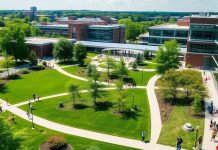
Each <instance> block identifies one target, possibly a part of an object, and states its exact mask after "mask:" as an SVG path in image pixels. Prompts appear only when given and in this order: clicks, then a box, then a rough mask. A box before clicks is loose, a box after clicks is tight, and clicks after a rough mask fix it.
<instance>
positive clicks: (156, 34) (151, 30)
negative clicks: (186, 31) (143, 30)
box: [149, 29, 162, 36]
mask: <svg viewBox="0 0 218 150" xmlns="http://www.w3.org/2000/svg"><path fill="white" fill-rule="evenodd" d="M161 32H162V31H161V30H154V29H150V30H149V35H150V36H161Z"/></svg>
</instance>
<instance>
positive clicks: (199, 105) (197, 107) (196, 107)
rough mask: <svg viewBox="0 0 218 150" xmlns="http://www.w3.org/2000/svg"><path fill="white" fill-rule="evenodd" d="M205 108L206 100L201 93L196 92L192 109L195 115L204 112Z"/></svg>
mask: <svg viewBox="0 0 218 150" xmlns="http://www.w3.org/2000/svg"><path fill="white" fill-rule="evenodd" d="M203 108H204V102H203V100H202V97H201V95H199V94H195V96H194V102H193V105H192V110H193V112H194V114H195V115H198V114H202V112H204V111H203V110H204V109H203Z"/></svg>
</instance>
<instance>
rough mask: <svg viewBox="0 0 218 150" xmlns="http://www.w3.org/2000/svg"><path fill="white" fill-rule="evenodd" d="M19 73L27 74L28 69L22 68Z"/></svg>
mask: <svg viewBox="0 0 218 150" xmlns="http://www.w3.org/2000/svg"><path fill="white" fill-rule="evenodd" d="M21 73H22V74H28V73H30V71H29V70H28V69H23V70H21Z"/></svg>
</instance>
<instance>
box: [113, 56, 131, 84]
mask: <svg viewBox="0 0 218 150" xmlns="http://www.w3.org/2000/svg"><path fill="white" fill-rule="evenodd" d="M115 74H116V75H117V76H118V78H119V79H120V80H123V78H124V76H126V75H128V69H127V68H126V64H125V62H124V60H123V58H120V62H119V64H118V66H117V69H116V70H115Z"/></svg>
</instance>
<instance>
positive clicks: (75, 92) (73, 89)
mask: <svg viewBox="0 0 218 150" xmlns="http://www.w3.org/2000/svg"><path fill="white" fill-rule="evenodd" d="M68 92H69V93H70V94H71V96H72V100H73V105H74V106H75V104H76V97H80V94H79V86H78V85H76V84H74V83H69V84H68Z"/></svg>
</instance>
